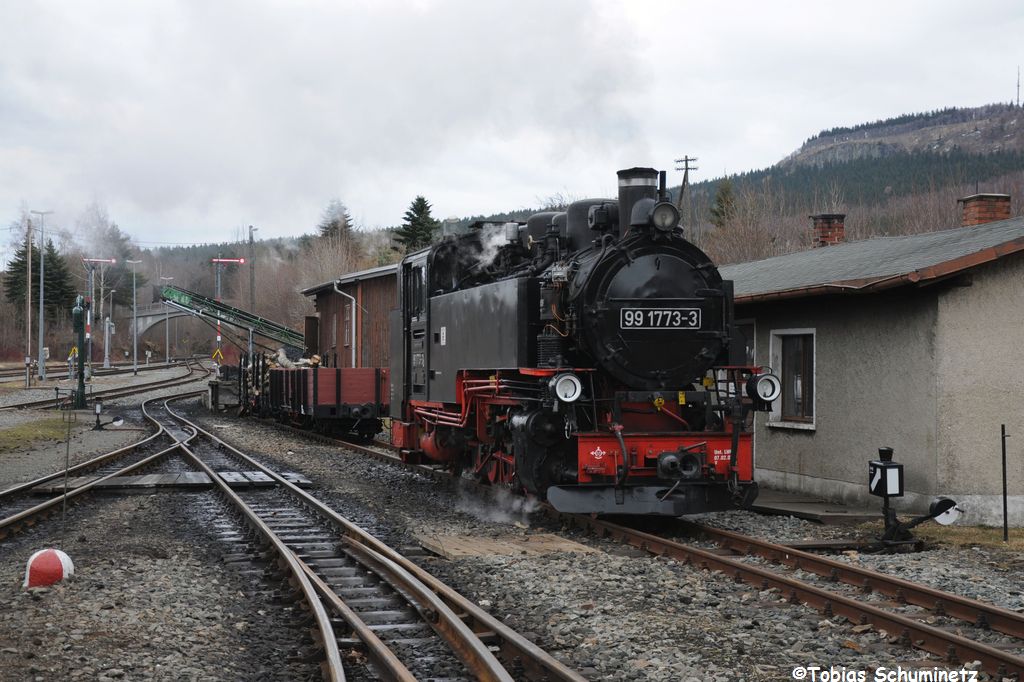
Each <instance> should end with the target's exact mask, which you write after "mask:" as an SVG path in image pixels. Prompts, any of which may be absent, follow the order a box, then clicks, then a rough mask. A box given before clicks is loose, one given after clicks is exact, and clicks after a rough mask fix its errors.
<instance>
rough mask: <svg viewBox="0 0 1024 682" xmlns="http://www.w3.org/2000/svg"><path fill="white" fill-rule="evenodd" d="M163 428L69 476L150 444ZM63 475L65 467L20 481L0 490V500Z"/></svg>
mask: <svg viewBox="0 0 1024 682" xmlns="http://www.w3.org/2000/svg"><path fill="white" fill-rule="evenodd" d="M163 430H164V428H163V427H162V426H158V428H157V432H156V433H154V434H152V435H149V436H146V437H145V438H143V439H142V440H140V441H137V442H135V443H129V444H128V445H125V446H123V447H120V448H118V449H117V450H111V451H110V452H107V453H104V454H102V455H98V456H96V457H93V458H92V459H90V460H88V461H85V462H81V463H80V464H76V465H74V466H73V467H70V468H68V469H67V474H68V475H69V476H70V475H72V474H74V475H78V474H79V473H81V472H86V471H89V470H90V469H92V468H94V467H98V466H100V465H102V464H106V463H107V462H108V461H109V460H112V459H116V458H117V456H118V455H122V454H124V453H126V452H128V451H130V450H136V449H138V448H140V447H142V446H143V445H146V444H148V443H149V442H150V441H153V440H155V439H156V438H157V437H159V436H160V434H161V433H163ZM62 476H64V470H63V469H61V470H60V471H55V472H53V473H52V474H46V475H45V476H40V477H39V478H36V479H33V480H31V481H26V482H25V483H18V484H17V485H14V486H12V487H10V488H7V489H6V490H0V500H3V499H4V498H7V497H11V496H12V495H16V494H18V493H23V492H26V491H28V490H31V489H32V488H35V487H36V486H40V485H43V484H44V483H49V482H50V481H52V480H54V479H57V478H61V477H62Z"/></svg>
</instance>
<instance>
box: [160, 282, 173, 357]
mask: <svg viewBox="0 0 1024 682" xmlns="http://www.w3.org/2000/svg"><path fill="white" fill-rule="evenodd" d="M173 279H174V278H173V277H161V278H160V281H161V282H170V281H171V280H173ZM164 364H165V365H170V364H171V306H169V305H167V302H166V301H164Z"/></svg>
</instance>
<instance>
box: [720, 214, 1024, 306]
mask: <svg viewBox="0 0 1024 682" xmlns="http://www.w3.org/2000/svg"><path fill="white" fill-rule="evenodd" d="M1022 250H1024V217H1019V218H1011V219H1010V220H1000V221H996V222H991V223H986V224H984V225H975V226H972V227H960V228H956V229H953V230H943V231H942V232H929V233H926V234H915V235H910V236H906V237H877V238H874V239H865V240H863V241H857V242H847V243H844V244H836V245H833V246H824V247H820V248H815V249H811V250H810V251H801V252H799V253H790V254H786V255H784V256H775V257H774V258H766V259H764V260H759V261H751V262H749V263H737V264H735V265H726V266H723V267H721V268H719V271H720V272H721V273H722V277H723V278H724V279H731V280H733V282H734V283H735V294H736V302H737V303H751V302H755V301H765V300H772V299H780V298H800V297H804V296H814V295H821V294H856V293H871V292H874V291H879V290H881V289H888V288H891V287H896V286H901V285H905V284H916V283H928V282H931V281H938V280H940V279H944V278H946V277H950V276H952V275H955V274H957V273H959V272H962V271H963V270H966V269H968V268H972V267H975V266H977V265H981V264H982V263H987V262H990V261H994V260H996V259H998V258H1002V257H1004V256H1007V255H1009V254H1011V253H1016V252H1018V251H1022Z"/></svg>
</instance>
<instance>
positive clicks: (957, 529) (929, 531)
mask: <svg viewBox="0 0 1024 682" xmlns="http://www.w3.org/2000/svg"><path fill="white" fill-rule="evenodd" d="M911 516H912V515H910V514H900V517H899V518H900V520H901V521H907V520H909V519H910V518H911ZM854 528H855V532H853V533H851V535H854V536H856V537H871V538H876V537H880V536H881V535H882V532H883V530H884V526H883V524H882V522H881V521H870V522H867V523H861V524H858V525H857V526H855V527H854ZM911 532H912V533H913V534H914V535H916V536H917V537H919V538H921V539H922V540H924V541H925V542H928V543H929V544H938V545H942V546H945V547H993V548H998V549H1011V550H1018V551H1022V550H1024V528H1010V541H1009V542H1008V543H1004V542H1003V527H1002V526H998V527H993V526H962V525H959V524H954V525H952V526H940V525H939V524H937V523H935V522H933V521H925V522H924V523H922V524H921V525H920V526H916V527H915V528H913V529H912V530H911Z"/></svg>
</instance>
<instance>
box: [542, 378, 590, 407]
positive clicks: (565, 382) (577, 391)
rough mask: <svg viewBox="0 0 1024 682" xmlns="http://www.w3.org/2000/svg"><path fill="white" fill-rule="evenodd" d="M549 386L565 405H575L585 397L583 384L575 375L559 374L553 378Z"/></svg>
mask: <svg viewBox="0 0 1024 682" xmlns="http://www.w3.org/2000/svg"><path fill="white" fill-rule="evenodd" d="M548 386H550V387H551V392H552V393H554V394H555V397H556V398H558V399H559V400H561V401H562V402H563V403H574V402H576V401H577V400H579V398H580V396H581V395H583V384H581V383H580V380H579V378H578V377H577V376H576V375H575V374H557V375H555V376H553V377H552V378H551V381H550V383H548Z"/></svg>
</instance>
